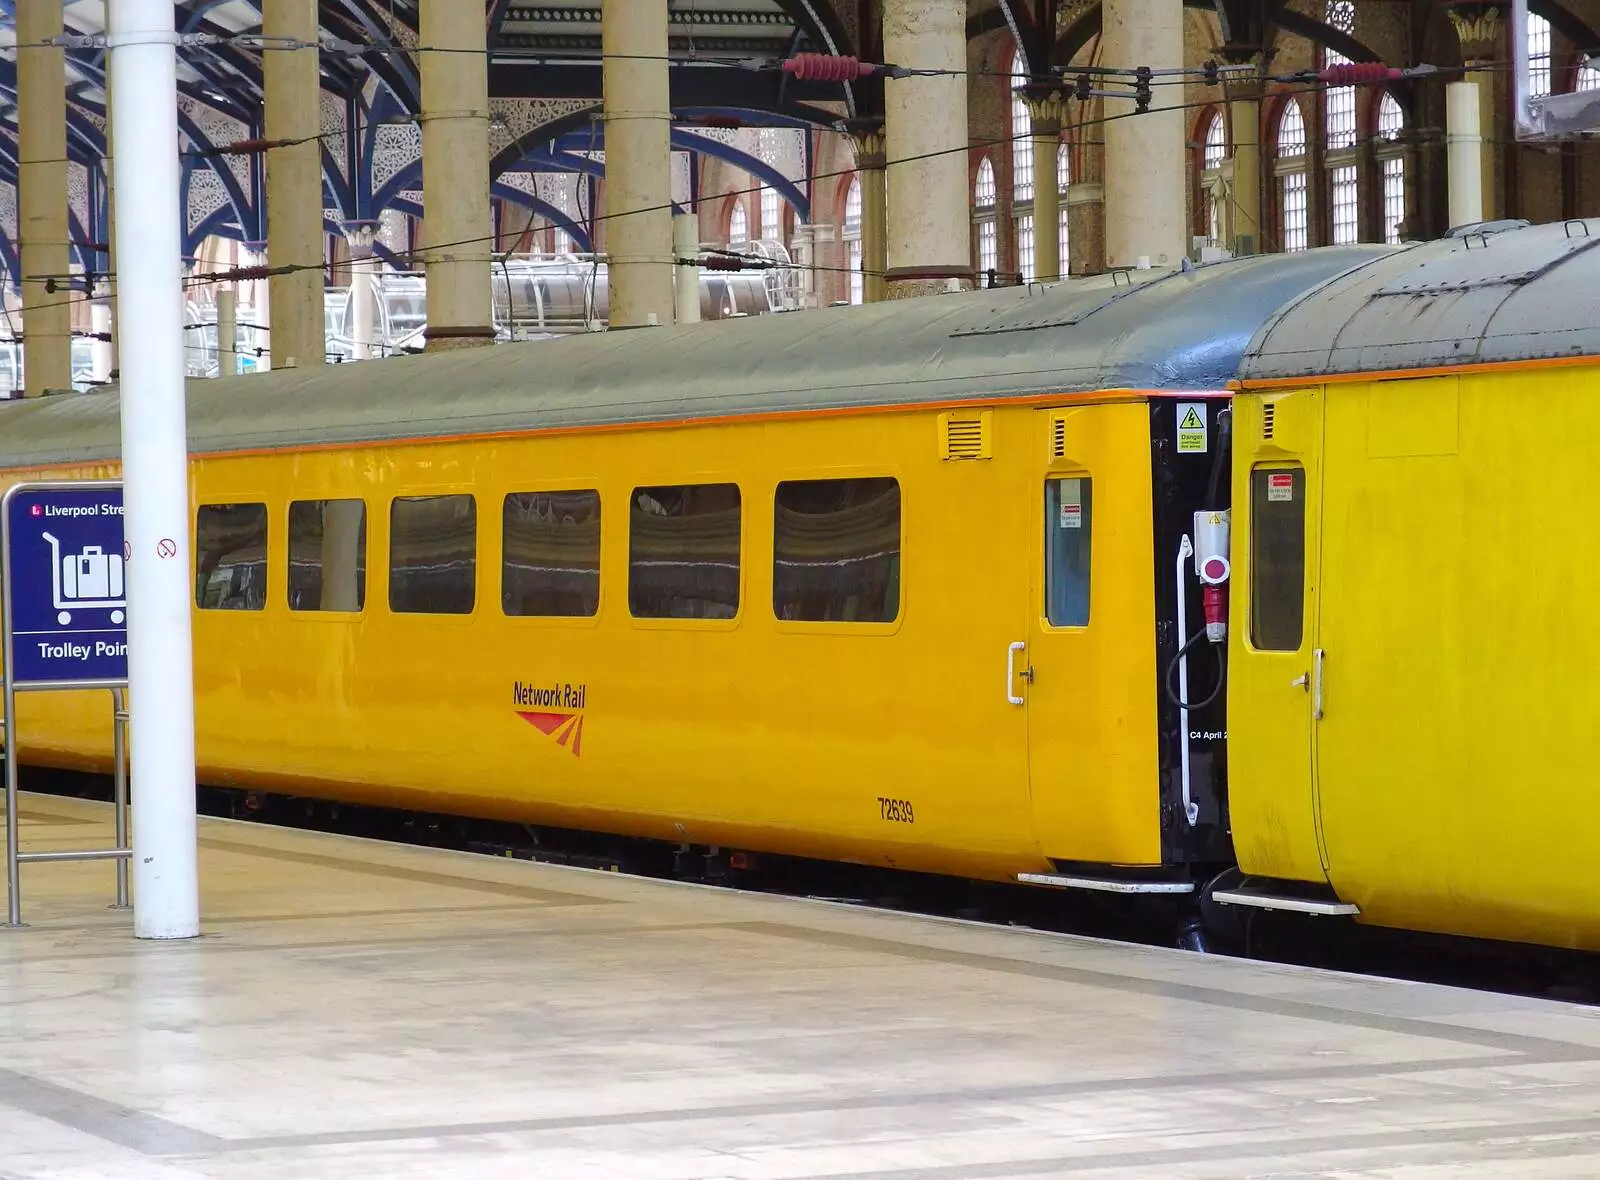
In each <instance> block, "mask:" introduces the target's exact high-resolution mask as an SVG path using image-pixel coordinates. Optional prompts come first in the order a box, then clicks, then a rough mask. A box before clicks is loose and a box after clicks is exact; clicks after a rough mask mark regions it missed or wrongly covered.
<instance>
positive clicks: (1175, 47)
mask: <svg viewBox="0 0 1600 1180" xmlns="http://www.w3.org/2000/svg"><path fill="white" fill-rule="evenodd" d="M1102 12H1103V26H1104V29H1105V33H1104V38H1103V42H1102V43H1103V45H1104V54H1103V57H1104V60H1105V62H1106V64H1107V65H1112V66H1119V67H1124V68H1135V67H1138V66H1149V67H1151V68H1152V69H1163V68H1165V69H1174V68H1177V67H1179V66H1181V65H1183V60H1184V58H1183V3H1182V0H1105V3H1104V5H1103V7H1102ZM1183 94H1184V88H1183V87H1182V86H1155V87H1152V90H1151V99H1150V107H1149V110H1148V111H1146V112H1145V113H1144V114H1134V113H1133V110H1134V106H1133V102H1132V100H1131V99H1111V100H1107V103H1106V115H1107V116H1108V117H1109V121H1108V122H1107V123H1106V124H1105V142H1106V165H1105V167H1106V174H1105V194H1106V265H1107V266H1111V267H1119V266H1138V265H1139V264H1140V260H1141V259H1147V260H1148V262H1149V265H1151V266H1155V267H1175V266H1177V265H1178V264H1179V263H1180V262H1181V261H1182V260H1183V258H1184V257H1185V256H1186V254H1187V244H1188V239H1189V235H1188V232H1187V221H1188V214H1187V207H1188V202H1187V200H1186V187H1187V180H1186V176H1185V173H1186V167H1185V160H1186V159H1187V153H1186V152H1185V151H1184V134H1183V111H1182V109H1181V106H1180V104H1181V103H1182V102H1183ZM1120 116H1125V117H1120Z"/></svg>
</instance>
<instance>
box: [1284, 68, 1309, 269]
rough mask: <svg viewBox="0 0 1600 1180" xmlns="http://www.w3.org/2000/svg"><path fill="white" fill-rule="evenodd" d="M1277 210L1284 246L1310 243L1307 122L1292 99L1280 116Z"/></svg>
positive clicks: (1290, 247)
mask: <svg viewBox="0 0 1600 1180" xmlns="http://www.w3.org/2000/svg"><path fill="white" fill-rule="evenodd" d="M1276 171H1277V174H1278V213H1279V216H1280V218H1281V222H1280V224H1281V225H1282V227H1283V248H1284V249H1285V250H1304V249H1305V248H1306V246H1307V244H1308V242H1309V228H1310V227H1309V223H1308V220H1307V208H1306V121H1305V119H1304V118H1303V117H1302V116H1301V114H1300V104H1299V103H1297V102H1296V101H1295V100H1294V99H1293V98H1290V99H1289V101H1288V102H1286V103H1284V105H1283V113H1282V114H1281V115H1279V116H1278V137H1277V167H1276Z"/></svg>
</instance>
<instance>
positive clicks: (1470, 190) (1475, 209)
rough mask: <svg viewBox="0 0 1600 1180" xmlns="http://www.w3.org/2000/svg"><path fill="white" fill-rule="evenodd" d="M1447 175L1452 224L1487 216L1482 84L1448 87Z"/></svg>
mask: <svg viewBox="0 0 1600 1180" xmlns="http://www.w3.org/2000/svg"><path fill="white" fill-rule="evenodd" d="M1444 109H1445V115H1444V128H1445V153H1446V154H1445V177H1446V180H1447V181H1448V183H1449V198H1450V200H1449V213H1450V225H1451V226H1452V227H1455V226H1461V225H1474V224H1476V223H1477V222H1480V221H1482V220H1483V163H1482V152H1483V136H1482V134H1481V129H1480V128H1479V126H1478V84H1477V83H1476V82H1451V83H1450V84H1449V85H1447V86H1446V87H1445V88H1444Z"/></svg>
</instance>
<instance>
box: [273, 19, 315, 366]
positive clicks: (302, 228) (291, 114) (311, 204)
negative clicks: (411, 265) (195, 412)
mask: <svg viewBox="0 0 1600 1180" xmlns="http://www.w3.org/2000/svg"><path fill="white" fill-rule="evenodd" d="M262 32H263V33H264V34H265V35H266V36H268V37H293V38H295V39H297V40H299V41H302V42H306V43H309V45H310V48H306V49H270V50H268V51H266V52H265V53H263V54H262V55H261V60H262V71H263V76H264V78H265V82H266V98H267V101H266V124H265V130H266V137H267V138H268V139H283V140H290V141H292V142H291V143H290V144H289V145H288V146H286V147H275V148H269V149H268V150H267V153H266V170H267V264H268V265H269V266H271V267H273V268H274V269H276V268H278V267H285V266H289V267H294V268H296V269H295V270H294V271H293V272H292V273H289V274H275V275H272V276H271V277H270V278H269V279H268V280H267V287H268V290H269V291H270V303H271V306H272V322H271V325H270V331H269V333H268V336H267V345H268V347H269V348H270V349H271V350H272V367H273V368H274V369H282V368H288V367H290V366H299V367H301V368H304V367H305V366H307V365H320V364H322V363H323V361H324V359H325V357H326V353H327V328H326V325H325V323H324V321H323V312H322V294H323V273H322V272H323V245H322V241H323V239H322V207H323V200H322V145H321V141H320V140H319V139H318V138H317V137H318V136H319V135H320V134H321V133H322V105H321V103H322V81H321V72H320V70H319V68H318V59H319V57H320V50H318V49H317V48H316V44H317V34H318V25H317V0H265V2H264V4H263V6H262Z"/></svg>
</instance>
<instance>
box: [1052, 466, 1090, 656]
mask: <svg viewBox="0 0 1600 1180" xmlns="http://www.w3.org/2000/svg"><path fill="white" fill-rule="evenodd" d="M1093 484H1094V481H1093V480H1091V479H1089V478H1088V477H1087V476H1073V477H1071V478H1068V479H1050V480H1046V481H1045V485H1044V570H1045V583H1044V584H1045V600H1044V607H1045V618H1047V619H1048V620H1049V621H1050V625H1051V626H1052V627H1087V626H1088V625H1089V586H1090V582H1089V558H1090V556H1091V550H1092V546H1091V545H1090V539H1091V537H1092V536H1093V533H1094V515H1093V506H1092V497H1091V491H1092V489H1093Z"/></svg>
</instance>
